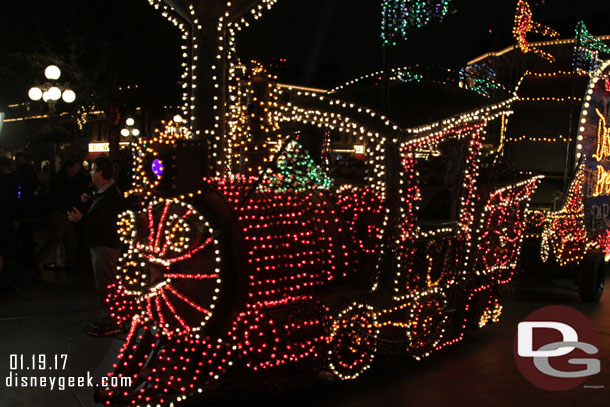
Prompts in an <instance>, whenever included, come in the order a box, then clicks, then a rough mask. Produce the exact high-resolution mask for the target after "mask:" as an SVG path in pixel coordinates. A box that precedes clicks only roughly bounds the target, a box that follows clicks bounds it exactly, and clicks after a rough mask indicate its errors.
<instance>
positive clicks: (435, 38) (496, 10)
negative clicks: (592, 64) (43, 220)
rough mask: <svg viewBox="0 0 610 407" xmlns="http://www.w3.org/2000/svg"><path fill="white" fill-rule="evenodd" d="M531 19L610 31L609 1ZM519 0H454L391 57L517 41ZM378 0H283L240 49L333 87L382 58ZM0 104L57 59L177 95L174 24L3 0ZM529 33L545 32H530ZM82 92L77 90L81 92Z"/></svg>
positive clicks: (476, 50) (77, 0)
mask: <svg viewBox="0 0 610 407" xmlns="http://www.w3.org/2000/svg"><path fill="white" fill-rule="evenodd" d="M530 3H531V5H532V10H533V13H534V20H535V21H538V22H540V23H542V24H545V25H549V26H551V27H552V28H555V29H557V30H558V31H559V32H560V33H561V35H562V37H564V38H568V37H573V36H574V27H575V25H576V22H577V21H578V20H580V19H583V20H584V21H585V23H586V24H587V26H588V27H589V29H590V31H591V32H592V33H593V34H597V35H602V34H610V30H608V29H607V28H606V27H607V21H609V17H610V2H607V1H599V0H596V1H593V0H579V1H574V0H545V1H542V0H537V1H535V0H532V1H531V2H530ZM515 5H516V0H494V1H491V0H487V1H482V0H453V1H452V3H451V8H450V13H449V15H448V16H447V17H446V18H445V20H444V21H443V22H442V23H434V24H431V25H429V26H427V27H424V28H422V29H420V30H417V31H414V32H412V33H410V34H409V36H408V39H407V40H406V41H401V42H400V43H399V44H398V45H397V46H396V47H394V48H393V49H392V50H391V54H390V61H391V65H392V66H408V65H415V64H420V65H435V66H447V67H461V66H463V65H464V64H465V63H466V62H467V61H468V60H469V59H471V58H473V57H476V56H478V55H480V54H481V53H484V52H488V51H497V50H500V49H502V48H504V47H507V46H510V45H512V44H513V43H514V41H513V38H512V33H511V29H512V24H513V16H514V9H515ZM380 19H381V6H380V1H379V0H365V1H353V0H351V1H350V0H308V1H295V0H280V1H279V2H278V4H276V5H275V6H274V8H273V9H272V10H270V11H267V12H266V13H265V14H264V16H263V18H261V19H260V20H258V21H256V22H254V23H253V24H252V25H251V26H250V28H248V29H246V30H244V31H242V32H241V33H240V35H239V37H238V51H239V52H238V53H239V54H240V55H241V56H242V58H243V59H245V60H247V59H252V58H256V59H259V60H261V61H262V62H264V63H271V61H272V59H273V58H286V59H287V63H286V64H285V66H284V68H283V70H282V71H281V76H280V78H279V80H280V81H283V82H292V83H299V84H303V85H310V86H320V87H333V86H335V85H338V84H341V83H343V82H345V81H347V80H349V79H352V78H353V77H356V76H360V75H362V74H366V73H369V72H372V71H376V70H378V69H380V68H381V67H382V49H381V39H380ZM0 38H2V42H1V45H2V47H0V107H2V106H6V105H7V104H10V103H15V102H19V101H25V100H27V90H28V89H29V87H30V86H32V85H33V82H34V80H35V79H37V78H38V79H43V78H42V69H43V68H44V66H45V65H46V64H48V63H51V62H55V63H56V64H59V65H60V66H63V67H65V68H64V72H65V76H64V79H66V80H69V81H70V82H71V86H73V87H74V88H75V89H76V90H77V93H78V94H79V95H83V93H85V95H87V94H88V95H92V96H91V97H90V99H92V100H94V99H95V98H96V97H100V98H101V99H102V100H110V99H112V97H113V96H115V95H114V94H113V89H115V88H116V86H124V85H128V84H136V83H137V84H139V85H140V94H141V95H140V96H141V97H140V100H144V101H151V100H152V101H155V102H156V103H157V104H168V105H170V104H175V103H177V101H178V87H177V82H178V79H179V72H180V69H179V64H180V58H179V49H178V47H179V44H180V42H179V39H178V31H177V29H176V28H175V27H173V26H172V25H171V24H169V23H168V22H167V21H166V20H165V19H164V18H163V17H161V16H160V15H159V13H158V12H156V11H155V10H154V9H153V8H152V7H150V6H149V5H148V2H147V1H146V0H104V1H101V0H86V1H84V0H58V1H48V0H3V1H2V12H0ZM532 39H533V40H536V39H542V38H540V37H532ZM79 100H82V99H79Z"/></svg>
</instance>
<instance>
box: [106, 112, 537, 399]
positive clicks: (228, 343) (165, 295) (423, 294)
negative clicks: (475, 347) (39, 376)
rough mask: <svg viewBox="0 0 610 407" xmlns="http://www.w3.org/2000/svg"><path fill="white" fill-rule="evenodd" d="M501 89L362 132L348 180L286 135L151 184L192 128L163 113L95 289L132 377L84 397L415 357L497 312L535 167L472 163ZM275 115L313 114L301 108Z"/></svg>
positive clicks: (353, 372)
mask: <svg viewBox="0 0 610 407" xmlns="http://www.w3.org/2000/svg"><path fill="white" fill-rule="evenodd" d="M511 101H512V100H508V101H505V102H502V103H498V104H494V105H489V106H486V107H484V108H481V109H479V110H477V111H473V112H469V113H466V114H462V115H459V116H454V117H451V118H449V119H446V120H444V121H442V122H438V123H434V124H431V125H426V126H421V127H417V128H411V129H406V130H404V131H401V132H400V134H399V135H397V136H396V138H395V139H392V140H388V139H386V137H385V136H383V135H382V134H381V133H373V135H374V137H373V141H374V142H375V144H373V147H372V149H373V150H374V151H375V153H376V158H372V161H373V166H374V168H375V170H374V171H373V173H372V174H371V175H370V176H369V178H368V182H367V183H361V184H360V185H355V184H354V185H350V184H343V185H337V184H335V185H333V183H332V181H331V180H330V179H329V178H328V177H327V176H326V174H325V173H324V171H322V170H321V168H320V167H319V166H317V165H316V164H315V163H314V162H313V161H312V160H311V158H310V157H308V155H307V154H306V153H305V152H304V151H303V150H302V149H301V147H300V145H299V143H298V142H297V140H289V139H286V140H284V141H283V142H282V143H281V146H282V147H281V148H278V149H277V150H276V151H275V154H274V155H273V156H272V157H270V159H269V160H267V162H266V166H265V168H264V169H263V171H262V172H261V173H260V174H259V175H258V176H249V175H243V174H233V173H232V174H230V175H226V176H219V177H203V178H200V179H199V182H198V183H197V185H196V187H195V188H194V189H193V190H192V191H191V192H188V193H183V194H178V193H167V192H165V193H163V192H162V191H164V189H163V187H164V185H173V184H175V183H176V178H175V177H176V176H177V175H178V173H179V172H180V171H181V170H180V169H179V168H181V167H184V165H182V166H181V164H184V162H181V161H182V160H183V157H184V154H186V153H185V152H188V151H193V149H196V148H197V146H199V145H200V144H201V142H200V141H195V140H189V139H188V134H187V132H186V131H182V130H178V129H179V127H176V126H174V125H173V123H170V124H169V125H168V126H167V127H166V129H165V130H164V131H163V132H160V133H159V134H158V135H157V136H156V137H155V138H154V139H151V140H140V141H139V142H138V146H137V150H136V151H137V168H136V170H137V173H138V174H139V175H138V186H137V188H136V189H135V190H134V191H132V192H135V193H138V194H140V195H141V196H143V197H144V199H143V201H142V204H141V207H140V209H138V210H137V211H127V212H125V213H123V214H122V215H121V217H120V220H119V222H118V224H119V234H120V236H121V240H122V242H123V244H124V250H123V252H122V255H121V258H120V261H119V266H118V271H117V274H118V276H117V281H116V283H115V284H113V285H112V286H110V287H109V288H110V291H109V294H108V303H109V305H110V308H111V311H112V315H113V317H114V318H115V320H116V322H117V323H118V324H127V323H130V330H129V333H128V336H127V340H126V343H125V344H124V346H123V347H122V349H121V351H120V353H119V355H118V359H117V361H116V363H115V364H114V370H113V371H112V372H111V373H110V375H111V376H128V377H131V378H132V385H131V387H129V388H114V389H113V388H103V389H102V388H101V389H99V390H98V394H97V397H98V400H100V401H101V402H103V403H105V404H106V405H142V406H146V405H170V404H172V403H175V402H179V401H182V400H184V399H186V398H187V397H190V396H193V395H197V394H198V393H204V392H208V391H212V390H214V389H215V388H218V387H219V386H222V385H223V384H225V383H227V382H230V381H231V380H232V379H233V378H234V377H235V375H236V374H242V373H243V372H245V371H247V372H250V373H251V374H253V375H254V376H253V377H255V378H256V377H259V378H260V377H264V378H265V380H267V382H278V383H283V382H286V381H289V379H287V378H292V379H293V380H294V381H296V382H299V381H304V380H305V378H306V377H313V376H315V375H316V374H317V373H319V372H321V371H327V372H332V374H334V375H335V376H336V377H337V378H339V379H354V378H356V377H358V376H359V375H360V374H362V373H363V372H364V371H366V370H367V369H368V368H369V366H370V365H371V363H373V360H374V359H375V357H376V356H377V355H378V354H392V355H397V354H403V355H411V356H413V357H415V358H416V359H419V358H421V357H425V356H427V355H429V354H430V353H432V352H434V351H436V350H440V349H442V348H444V347H446V346H448V345H451V344H453V343H456V342H457V341H460V340H461V339H462V338H463V337H464V333H465V331H466V330H467V329H470V328H473V327H483V326H485V325H486V324H487V323H490V322H495V321H498V318H499V316H500V314H501V309H502V307H501V305H500V304H499V302H498V289H499V288H500V287H501V286H503V285H505V284H507V283H509V282H510V281H511V279H512V277H513V275H514V269H515V267H516V264H517V261H518V259H519V253H520V246H521V242H522V239H523V235H524V233H523V230H524V211H525V210H526V208H527V206H528V200H529V197H530V195H531V194H532V192H533V191H534V190H535V188H536V184H537V181H538V179H539V178H538V177H531V176H529V177H528V176H525V177H522V178H521V179H520V180H518V181H515V180H514V179H513V180H512V181H510V182H502V181H500V180H498V181H497V182H489V180H490V179H492V178H493V177H491V176H490V171H491V172H493V168H482V165H481V153H482V143H481V137H482V135H483V134H484V131H485V127H486V126H487V124H488V123H489V122H490V121H491V120H494V119H495V118H497V117H499V116H501V115H503V114H509V113H510V111H509V110H508V107H509V103H510V102H511ZM287 109H290V107H288V108H286V109H283V110H282V109H280V111H282V112H284V114H286V112H287ZM290 117H291V118H292V120H297V121H300V122H302V123H304V122H307V123H309V124H312V123H313V124H322V123H319V122H316V120H318V119H316V118H315V116H313V115H312V116H308V115H307V111H304V110H303V109H302V110H301V111H300V116H294V115H292V116H290ZM295 117H296V119H295ZM336 117H338V116H336ZM279 119H280V120H282V118H281V117H280V118H279ZM284 119H286V120H287V116H285V117H284ZM341 120H343V122H342V123H343V124H345V123H350V120H351V119H349V118H348V117H342V118H341ZM323 124H324V125H330V126H332V125H333V124H332V123H331V124H329V123H327V122H325V123H323ZM334 125H335V126H338V124H336V123H335V124H334ZM449 162H451V165H447V163H449ZM187 167H188V166H187ZM190 169H191V170H192V171H194V167H192V166H191V167H190ZM165 191H167V189H165ZM297 371H298V372H299V374H298V375H297V374H296V372H297ZM287 372H290V374H287ZM284 384H285V383H284Z"/></svg>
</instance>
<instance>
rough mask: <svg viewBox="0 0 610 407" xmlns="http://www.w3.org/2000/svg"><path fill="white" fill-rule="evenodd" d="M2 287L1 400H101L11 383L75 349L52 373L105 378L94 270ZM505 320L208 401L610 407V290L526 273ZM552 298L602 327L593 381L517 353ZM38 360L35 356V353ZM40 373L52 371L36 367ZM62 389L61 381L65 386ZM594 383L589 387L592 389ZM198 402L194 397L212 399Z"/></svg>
mask: <svg viewBox="0 0 610 407" xmlns="http://www.w3.org/2000/svg"><path fill="white" fill-rule="evenodd" d="M11 280H12V281H11V283H7V282H6V281H4V282H3V283H2V286H1V287H0V349H1V351H0V379H1V380H2V382H1V383H0V407H4V406H6V407H21V406H28V407H29V406H40V407H48V406H49V407H50V406H66V407H70V406H75V407H76V406H95V405H96V404H95V403H94V401H93V391H92V389H90V388H78V389H75V390H69V389H67V388H66V389H64V390H60V389H54V390H52V391H51V390H49V388H48V384H47V388H36V389H33V388H21V387H10V388H8V387H6V384H7V383H6V377H7V375H8V374H9V371H10V367H11V355H17V356H13V360H12V362H13V363H20V360H19V355H24V357H25V359H26V361H25V362H24V363H25V364H26V365H28V366H29V365H31V363H28V361H27V359H28V358H31V355H32V354H45V355H47V358H48V359H50V360H47V363H46V365H47V367H49V366H50V367H52V368H54V366H53V364H54V361H53V356H54V355H55V354H57V355H60V356H59V358H60V364H61V358H62V357H61V355H63V354H69V355H70V358H69V361H68V363H67V364H66V366H65V369H64V368H63V366H58V369H57V370H55V369H48V372H49V373H47V374H46V375H49V376H55V375H57V376H83V377H87V374H89V375H90V376H91V377H93V379H94V381H96V380H97V379H99V378H101V377H102V376H104V373H105V371H106V370H107V369H108V368H109V367H110V365H111V363H112V362H113V360H114V355H115V354H116V353H117V352H118V350H119V348H120V347H121V345H122V343H123V342H122V341H121V340H120V339H113V338H91V337H89V336H87V335H86V334H84V333H83V330H82V328H83V326H85V325H86V324H87V323H88V322H90V321H93V320H95V319H96V316H97V315H98V312H99V307H98V305H97V300H96V297H95V293H94V291H93V288H92V287H93V283H92V281H91V278H90V276H87V275H77V276H68V277H67V278H66V279H64V281H63V282H62V281H59V282H55V283H53V284H49V283H46V282H41V281H38V280H35V279H33V278H32V277H27V276H14V275H13V276H11ZM502 305H503V306H504V309H503V315H502V317H501V320H500V322H499V323H497V324H492V325H489V326H487V327H485V328H483V329H480V330H476V331H471V332H469V333H468V334H467V336H466V338H465V339H464V340H463V341H461V342H459V343H457V344H456V345H454V346H452V347H449V348H447V349H444V350H442V351H440V352H437V353H435V354H433V355H432V356H431V357H429V358H427V359H424V360H422V361H419V362H417V361H415V360H412V359H409V358H404V359H396V360H393V361H391V362H389V361H387V360H386V361H384V362H383V363H381V364H379V365H376V366H374V367H373V368H372V369H371V370H369V371H368V372H366V373H365V374H364V375H363V376H362V377H361V378H359V379H358V380H356V381H352V382H341V383H336V382H332V383H331V382H321V383H317V384H315V385H313V386H312V387H309V388H307V389H300V390H293V391H285V392H282V393H270V392H266V391H264V389H263V390H262V391H257V392H254V393H253V392H243V393H240V392H239V390H237V391H236V390H235V389H239V386H236V387H234V388H233V390H232V391H230V392H224V393H223V392H219V393H217V394H214V395H211V396H210V398H209V399H207V400H206V401H205V404H204V405H211V406H223V405H227V406H228V405H235V406H237V405H239V406H247V405H250V404H252V403H255V404H262V403H264V404H266V405H269V406H272V405H278V406H279V405H281V406H286V405H290V406H355V407H357V406H363V407H364V406H375V405H377V406H388V407H390V406H392V407H393V406H447V405H452V406H468V405H481V406H516V405H524V406H533V405H536V406H576V405H578V406H591V407H595V406H608V405H610V290H606V292H605V293H604V296H603V298H602V301H601V303H600V304H582V303H581V302H580V299H579V297H578V293H577V292H576V289H575V286H574V284H573V283H572V282H571V281H570V280H567V279H555V280H551V279H549V278H543V277H535V276H533V277H532V276H525V277H524V278H523V279H521V280H519V282H518V284H516V289H515V292H514V293H513V295H512V296H511V297H509V298H508V299H505V300H504V301H503V302H502ZM546 305H567V306H570V307H573V308H575V309H576V310H578V311H581V312H582V313H584V314H585V315H586V316H587V317H588V318H589V319H590V321H591V322H592V323H593V325H594V326H595V327H596V328H597V330H598V333H599V339H600V356H601V373H600V374H598V375H595V376H593V377H590V378H589V379H588V380H587V381H586V382H585V385H583V386H579V387H577V388H575V389H573V390H568V391H563V392H549V391H545V390H541V389H538V388H537V387H535V386H533V385H532V384H530V383H529V382H528V381H527V380H526V379H525V378H523V376H522V375H521V374H520V372H519V370H518V369H517V366H516V364H515V362H514V358H513V340H514V337H515V333H516V330H517V324H518V323H519V322H520V321H522V320H523V319H524V318H525V317H526V316H527V315H528V314H530V313H531V312H533V311H535V310H536V309H538V308H541V307H543V306H546ZM30 362H31V361H30ZM32 375H36V376H42V375H43V374H42V372H40V371H34V370H32ZM55 386H56V387H57V383H56V384H55ZM585 386H586V387H585ZM201 403H202V401H201V400H197V401H196V400H192V401H189V402H187V404H185V406H186V405H189V406H193V405H202V404H201Z"/></svg>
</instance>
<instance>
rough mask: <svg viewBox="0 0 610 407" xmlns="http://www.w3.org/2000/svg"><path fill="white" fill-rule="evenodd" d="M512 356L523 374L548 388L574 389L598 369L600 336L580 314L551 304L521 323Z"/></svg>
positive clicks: (599, 366)
mask: <svg viewBox="0 0 610 407" xmlns="http://www.w3.org/2000/svg"><path fill="white" fill-rule="evenodd" d="M513 351H514V356H515V362H516V363H517V367H518V368H519V370H520V371H521V373H522V374H523V376H524V377H525V378H526V379H527V380H529V381H530V382H531V383H532V384H534V385H535V386H537V387H539V388H541V389H544V390H551V391H562V390H569V389H573V388H575V387H577V386H579V385H581V384H582V383H584V382H585V380H587V378H588V377H590V376H593V375H596V374H598V373H599V372H600V370H601V364H600V360H599V355H598V353H599V338H598V335H597V331H596V329H595V327H593V325H592V324H591V322H590V321H589V320H588V319H587V317H585V316H584V315H583V314H582V313H580V312H578V311H576V310H574V309H572V308H570V307H565V306H559V305H552V306H548V307H544V308H540V309H539V310H537V311H535V312H533V313H531V314H530V315H528V317H527V318H526V319H525V320H524V321H523V322H520V323H519V325H518V328H517V335H515V341H514V347H513Z"/></svg>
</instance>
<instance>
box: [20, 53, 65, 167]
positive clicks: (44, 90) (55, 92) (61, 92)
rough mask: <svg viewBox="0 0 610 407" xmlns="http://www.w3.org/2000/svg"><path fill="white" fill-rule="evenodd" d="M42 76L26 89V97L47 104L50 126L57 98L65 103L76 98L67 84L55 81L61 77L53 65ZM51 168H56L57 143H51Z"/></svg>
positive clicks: (59, 71)
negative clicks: (36, 82) (38, 83)
mask: <svg viewBox="0 0 610 407" xmlns="http://www.w3.org/2000/svg"><path fill="white" fill-rule="evenodd" d="M44 76H45V78H47V81H46V82H45V83H43V84H42V85H40V86H33V87H31V88H30V90H29V91H28V97H29V98H30V99H31V100H33V101H38V100H41V99H42V100H43V101H44V102H45V103H47V104H48V105H49V126H50V127H52V122H53V120H54V116H55V103H56V102H57V101H58V100H59V99H63V101H64V102H66V103H72V102H74V101H75V100H76V93H74V91H73V90H72V89H70V88H68V87H67V86H65V85H63V84H60V83H57V80H58V79H59V78H60V77H61V70H60V69H59V68H58V67H57V66H55V65H49V66H47V67H46V68H45V70H44ZM50 155H51V170H52V171H56V170H57V168H56V167H57V145H56V144H55V143H52V145H51V152H50Z"/></svg>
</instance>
